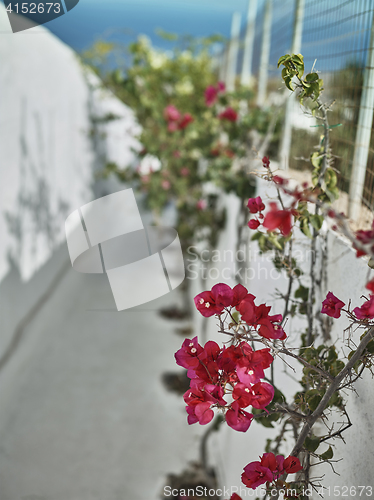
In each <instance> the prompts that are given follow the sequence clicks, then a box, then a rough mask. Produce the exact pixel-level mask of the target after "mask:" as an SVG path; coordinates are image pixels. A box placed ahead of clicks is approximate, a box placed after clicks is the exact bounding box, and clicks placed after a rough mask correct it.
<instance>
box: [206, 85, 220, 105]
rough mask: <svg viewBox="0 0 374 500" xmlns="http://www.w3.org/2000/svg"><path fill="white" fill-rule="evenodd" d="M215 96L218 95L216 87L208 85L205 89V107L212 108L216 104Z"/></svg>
mask: <svg viewBox="0 0 374 500" xmlns="http://www.w3.org/2000/svg"><path fill="white" fill-rule="evenodd" d="M217 94H218V90H217V89H216V87H214V86H213V85H209V86H208V87H207V88H206V89H205V93H204V95H205V104H206V105H207V106H213V104H214V103H215V102H216V100H217Z"/></svg>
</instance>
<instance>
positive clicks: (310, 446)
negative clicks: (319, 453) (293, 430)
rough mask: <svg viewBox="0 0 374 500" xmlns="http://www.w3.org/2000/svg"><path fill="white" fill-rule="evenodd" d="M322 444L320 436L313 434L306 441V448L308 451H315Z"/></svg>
mask: <svg viewBox="0 0 374 500" xmlns="http://www.w3.org/2000/svg"><path fill="white" fill-rule="evenodd" d="M319 445H320V438H319V437H317V436H314V435H313V434H312V435H311V436H307V437H306V438H305V441H304V448H305V449H306V450H308V451H311V452H312V453H314V452H315V451H316V450H317V448H318V446H319Z"/></svg>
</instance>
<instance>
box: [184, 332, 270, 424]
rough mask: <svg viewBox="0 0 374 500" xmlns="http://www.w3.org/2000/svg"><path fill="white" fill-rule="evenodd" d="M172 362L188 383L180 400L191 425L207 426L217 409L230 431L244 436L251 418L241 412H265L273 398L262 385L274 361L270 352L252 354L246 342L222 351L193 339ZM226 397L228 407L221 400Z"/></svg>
mask: <svg viewBox="0 0 374 500" xmlns="http://www.w3.org/2000/svg"><path fill="white" fill-rule="evenodd" d="M175 359H176V362H177V364H178V365H180V366H183V368H186V369H187V370H188V372H187V375H188V377H189V378H190V379H191V382H190V389H189V390H188V391H187V392H186V393H185V394H184V396H183V398H184V401H185V403H186V404H187V407H186V411H187V413H188V418H187V421H188V423H189V424H190V425H191V424H194V423H196V422H199V423H200V424H201V425H205V424H208V423H209V422H210V421H211V420H212V418H213V416H214V412H213V408H218V409H221V410H223V411H224V412H225V418H226V422H227V424H228V425H229V426H230V427H231V428H232V429H235V430H237V431H241V432H245V431H246V430H247V429H248V427H249V426H250V424H251V422H252V418H253V415H252V414H251V413H248V412H246V411H245V410H244V408H247V407H248V406H252V407H253V408H259V409H264V408H265V407H266V406H267V405H268V404H269V403H270V402H271V401H272V399H273V397H274V388H273V386H272V385H270V384H268V383H267V382H262V381H261V379H262V378H263V377H264V370H265V369H266V368H268V367H269V366H270V365H271V363H272V362H273V360H274V358H273V356H272V355H271V354H270V349H259V350H257V351H254V350H253V349H252V348H251V346H250V345H249V344H248V343H247V342H240V344H239V345H237V346H235V345H231V346H230V347H226V346H224V347H222V348H221V347H219V345H218V344H217V343H216V342H213V341H209V342H207V343H206V344H205V346H204V347H202V346H201V345H200V344H199V343H198V341H197V337H195V338H193V339H192V340H189V339H186V340H185V341H184V342H183V344H182V347H181V349H179V351H177V352H176V353H175ZM227 394H229V395H230V399H231V400H232V401H231V402H230V403H228V402H227V401H226V400H225V399H224V397H225V396H226V395H227Z"/></svg>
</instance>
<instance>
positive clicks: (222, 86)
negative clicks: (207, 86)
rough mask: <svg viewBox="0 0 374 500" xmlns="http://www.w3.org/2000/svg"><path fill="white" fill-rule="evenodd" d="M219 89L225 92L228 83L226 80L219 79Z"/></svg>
mask: <svg viewBox="0 0 374 500" xmlns="http://www.w3.org/2000/svg"><path fill="white" fill-rule="evenodd" d="M217 90H218V92H219V93H221V92H224V91H225V90H226V85H225V83H224V82H221V81H219V82H218V83H217Z"/></svg>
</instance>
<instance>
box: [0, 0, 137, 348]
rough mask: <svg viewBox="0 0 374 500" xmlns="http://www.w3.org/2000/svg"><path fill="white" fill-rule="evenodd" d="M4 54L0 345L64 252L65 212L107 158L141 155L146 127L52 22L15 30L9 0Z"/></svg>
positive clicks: (81, 199) (0, 80)
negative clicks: (103, 119)
mask: <svg viewBox="0 0 374 500" xmlns="http://www.w3.org/2000/svg"><path fill="white" fill-rule="evenodd" d="M0 60H1V65H0V109H1V113H0V155H1V161H0V179H1V182H0V297H1V300H0V318H1V319H0V332H1V333H0V354H1V353H2V352H3V351H4V349H6V347H7V345H8V344H9V342H10V339H11V337H12V335H13V333H14V331H15V329H16V328H17V325H18V324H19V322H20V320H21V319H22V318H23V317H24V316H25V315H26V314H27V313H28V312H29V311H30V310H31V309H32V308H33V307H34V306H35V304H36V303H37V301H38V300H39V299H40V297H41V296H42V294H43V293H44V291H45V290H47V289H48V287H49V286H50V284H51V282H52V281H53V279H54V277H55V276H56V274H57V273H58V272H59V270H60V269H61V266H62V265H63V263H65V262H66V257H67V255H66V251H65V250H66V248H65V244H64V241H65V235H64V222H65V218H66V216H67V215H68V214H69V213H70V212H71V211H73V210H74V209H76V208H77V207H79V206H81V205H82V204H84V203H87V202H88V201H90V200H91V199H92V198H93V196H94V192H93V186H94V173H95V172H96V171H98V170H99V169H101V168H102V167H103V165H104V163H105V161H107V160H112V161H117V162H118V163H119V164H120V165H123V166H124V165H126V164H128V163H131V162H132V161H133V153H132V152H131V148H132V147H135V148H136V147H138V143H137V141H136V140H135V139H134V138H133V136H134V135H136V133H137V132H138V131H139V127H138V126H137V125H136V123H135V120H134V116H133V113H132V111H131V110H130V109H129V108H127V107H126V106H125V105H123V104H122V103H120V102H119V101H118V100H117V99H115V98H114V97H113V96H112V95H111V94H110V93H109V92H105V91H102V90H100V88H99V87H100V82H99V81H98V79H97V78H96V77H94V76H93V75H91V74H89V73H88V72H87V70H85V69H84V68H83V66H82V65H81V63H80V62H79V60H78V57H77V55H76V54H75V53H74V51H72V50H71V49H70V48H69V47H68V46H67V45H65V44H64V43H62V42H61V41H60V40H59V39H57V38H56V37H55V36H54V35H52V34H51V33H50V32H49V31H48V30H47V29H46V28H44V27H42V26H38V27H36V28H33V29H32V30H30V31H23V32H20V33H17V34H13V33H12V32H11V30H10V26H9V21H8V18H7V15H6V12H5V8H4V5H3V4H0ZM108 113H113V114H115V115H116V116H119V117H120V119H118V120H115V121H113V122H111V123H109V124H108V125H107V126H102V125H101V126H100V129H99V130H98V131H97V132H98V133H96V135H95V134H94V135H93V134H92V126H93V121H92V117H98V116H105V115H106V114H108ZM102 133H104V134H105V135H103V134H102ZM96 188H98V190H99V192H96V193H95V194H96V195H100V194H102V192H103V191H104V190H106V192H108V191H110V190H118V189H121V187H118V186H117V187H116V186H113V185H108V184H106V185H105V186H104V185H103V184H102V183H99V184H98V185H96ZM60 247H61V248H62V250H61V251H60V250H59V249H60ZM52 257H54V259H52ZM51 259H52V260H51Z"/></svg>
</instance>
